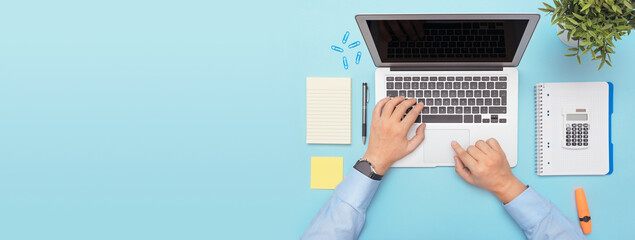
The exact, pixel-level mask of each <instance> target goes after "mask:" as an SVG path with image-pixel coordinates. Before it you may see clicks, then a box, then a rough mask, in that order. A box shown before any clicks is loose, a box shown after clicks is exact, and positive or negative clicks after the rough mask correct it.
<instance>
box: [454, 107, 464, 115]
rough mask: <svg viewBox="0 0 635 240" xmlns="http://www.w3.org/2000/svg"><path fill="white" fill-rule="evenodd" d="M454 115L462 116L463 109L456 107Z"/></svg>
mask: <svg viewBox="0 0 635 240" xmlns="http://www.w3.org/2000/svg"><path fill="white" fill-rule="evenodd" d="M455 112H456V114H463V107H456V111H455Z"/></svg>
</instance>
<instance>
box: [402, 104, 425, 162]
mask: <svg viewBox="0 0 635 240" xmlns="http://www.w3.org/2000/svg"><path fill="white" fill-rule="evenodd" d="M413 111H414V110H413ZM425 129H426V124H425V123H423V124H421V125H419V127H418V128H417V134H416V135H415V136H414V137H412V138H411V139H410V140H408V146H407V147H406V150H407V151H408V153H411V152H412V151H414V150H415V149H416V148H417V147H418V146H419V144H421V143H422V142H423V139H425V138H426V135H425Z"/></svg>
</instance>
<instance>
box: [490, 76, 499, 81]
mask: <svg viewBox="0 0 635 240" xmlns="http://www.w3.org/2000/svg"><path fill="white" fill-rule="evenodd" d="M490 79H492V81H498V77H491V78H490Z"/></svg>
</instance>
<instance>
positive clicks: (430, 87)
mask: <svg viewBox="0 0 635 240" xmlns="http://www.w3.org/2000/svg"><path fill="white" fill-rule="evenodd" d="M436 87H437V84H436V83H428V89H436Z"/></svg>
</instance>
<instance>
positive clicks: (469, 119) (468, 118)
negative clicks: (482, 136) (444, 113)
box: [457, 115, 474, 123]
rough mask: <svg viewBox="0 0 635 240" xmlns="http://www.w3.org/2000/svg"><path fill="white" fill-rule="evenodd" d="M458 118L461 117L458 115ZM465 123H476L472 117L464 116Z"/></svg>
mask: <svg viewBox="0 0 635 240" xmlns="http://www.w3.org/2000/svg"><path fill="white" fill-rule="evenodd" d="M457 116H460V115H457ZM463 122H464V123H472V122H474V117H473V116H472V115H463Z"/></svg>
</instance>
